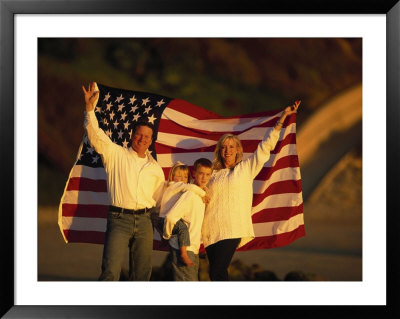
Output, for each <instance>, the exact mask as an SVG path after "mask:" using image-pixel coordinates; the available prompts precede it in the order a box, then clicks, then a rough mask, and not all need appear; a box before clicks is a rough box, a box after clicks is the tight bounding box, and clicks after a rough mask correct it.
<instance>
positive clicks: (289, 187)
mask: <svg viewBox="0 0 400 319" xmlns="http://www.w3.org/2000/svg"><path fill="white" fill-rule="evenodd" d="M300 192H301V180H298V181H295V180H287V181H281V182H276V183H273V184H271V185H270V186H269V187H268V188H267V189H266V190H265V191H264V192H263V193H261V194H253V206H256V205H258V204H260V203H261V202H262V201H263V200H264V199H265V198H266V197H267V196H270V195H277V194H286V193H300Z"/></svg>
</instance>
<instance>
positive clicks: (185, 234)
mask: <svg viewBox="0 0 400 319" xmlns="http://www.w3.org/2000/svg"><path fill="white" fill-rule="evenodd" d="M157 223H158V229H159V230H160V232H161V234H160V235H161V237H162V233H163V229H164V223H165V218H164V217H158V219H157ZM172 235H176V236H177V237H178V245H179V247H182V246H190V236H189V229H188V228H187V226H186V224H185V222H184V221H183V219H182V218H181V219H179V220H178V221H177V222H176V223H175V225H174V228H172Z"/></svg>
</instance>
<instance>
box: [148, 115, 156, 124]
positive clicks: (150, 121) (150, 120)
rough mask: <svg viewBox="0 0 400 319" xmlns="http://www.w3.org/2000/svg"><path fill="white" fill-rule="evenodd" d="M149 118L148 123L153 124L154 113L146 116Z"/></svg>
mask: <svg viewBox="0 0 400 319" xmlns="http://www.w3.org/2000/svg"><path fill="white" fill-rule="evenodd" d="M148 119H149V123H151V124H154V121H155V120H156V119H157V118H156V117H154V115H153V114H152V115H151V116H150V117H148Z"/></svg>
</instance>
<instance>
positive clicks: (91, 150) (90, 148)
mask: <svg viewBox="0 0 400 319" xmlns="http://www.w3.org/2000/svg"><path fill="white" fill-rule="evenodd" d="M93 151H94V148H93V147H88V149H87V151H86V153H90V154H93Z"/></svg>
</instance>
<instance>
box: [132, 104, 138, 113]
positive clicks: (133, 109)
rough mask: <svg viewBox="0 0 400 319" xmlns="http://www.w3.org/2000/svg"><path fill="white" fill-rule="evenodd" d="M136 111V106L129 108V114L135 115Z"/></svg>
mask: <svg viewBox="0 0 400 319" xmlns="http://www.w3.org/2000/svg"><path fill="white" fill-rule="evenodd" d="M137 109H138V107H137V106H136V105H135V106H132V107H131V112H132V113H135V112H136V110H137Z"/></svg>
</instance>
